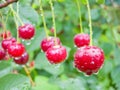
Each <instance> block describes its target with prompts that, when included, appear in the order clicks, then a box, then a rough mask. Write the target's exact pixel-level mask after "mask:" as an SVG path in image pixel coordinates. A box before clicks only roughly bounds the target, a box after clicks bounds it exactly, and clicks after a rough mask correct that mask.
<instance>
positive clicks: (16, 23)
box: [11, 3, 20, 43]
mask: <svg viewBox="0 0 120 90" xmlns="http://www.w3.org/2000/svg"><path fill="white" fill-rule="evenodd" d="M11 8H12V6H11ZM17 11H18V3H17ZM13 17H14V21H15V25H16V29H18V22H17V20H16V17H15V14H14V13H13ZM19 42H20V39H19V32H18V30H17V43H19Z"/></svg>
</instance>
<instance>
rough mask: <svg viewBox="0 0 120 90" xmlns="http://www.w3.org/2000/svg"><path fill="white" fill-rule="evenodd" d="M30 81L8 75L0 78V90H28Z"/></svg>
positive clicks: (16, 75) (20, 76) (25, 78)
mask: <svg viewBox="0 0 120 90" xmlns="http://www.w3.org/2000/svg"><path fill="white" fill-rule="evenodd" d="M29 88H30V81H29V79H28V78H27V77H26V76H23V75H20V74H8V75H6V76H4V77H2V78H0V90H29Z"/></svg>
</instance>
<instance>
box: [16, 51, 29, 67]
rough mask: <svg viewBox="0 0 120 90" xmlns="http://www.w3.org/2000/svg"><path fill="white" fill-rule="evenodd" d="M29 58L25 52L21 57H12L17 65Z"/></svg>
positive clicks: (24, 62)
mask: <svg viewBox="0 0 120 90" xmlns="http://www.w3.org/2000/svg"><path fill="white" fill-rule="evenodd" d="M28 60H29V55H28V53H27V52H25V53H24V54H23V55H22V56H21V57H19V58H14V62H15V63H16V64H19V65H23V64H26V63H27V62H28Z"/></svg>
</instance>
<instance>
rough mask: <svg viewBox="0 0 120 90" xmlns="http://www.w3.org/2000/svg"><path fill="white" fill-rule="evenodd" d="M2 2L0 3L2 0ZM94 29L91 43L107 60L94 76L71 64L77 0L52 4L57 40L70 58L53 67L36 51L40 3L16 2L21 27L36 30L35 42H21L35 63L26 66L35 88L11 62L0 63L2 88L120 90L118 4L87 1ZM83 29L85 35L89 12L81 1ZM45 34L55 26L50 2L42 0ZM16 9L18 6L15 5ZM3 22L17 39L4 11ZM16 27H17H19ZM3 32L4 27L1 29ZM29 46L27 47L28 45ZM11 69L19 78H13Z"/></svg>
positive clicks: (40, 24) (42, 34) (41, 32)
mask: <svg viewBox="0 0 120 90" xmlns="http://www.w3.org/2000/svg"><path fill="white" fill-rule="evenodd" d="M0 2H1V3H2V1H0ZM89 2H90V8H91V17H92V27H93V44H94V45H96V46H98V47H101V48H102V49H103V50H104V53H105V62H104V65H103V67H102V69H100V70H99V73H98V74H96V75H91V76H85V75H84V74H83V73H82V72H79V71H77V70H76V69H75V68H74V66H73V60H74V58H73V56H74V53H75V51H76V49H77V48H76V47H75V46H74V43H73V37H74V35H75V34H77V33H80V30H79V27H80V26H79V14H78V8H77V5H76V0H54V1H53V3H54V10H55V17H56V18H55V19H56V28H57V36H58V37H59V38H60V39H61V42H62V44H63V45H64V46H65V47H66V48H67V51H68V57H67V59H66V61H65V62H63V63H61V64H60V65H51V64H50V63H49V62H48V61H47V59H46V57H45V54H44V53H43V52H42V51H41V49H40V42H41V40H42V39H43V38H45V32H44V27H43V21H42V18H41V11H40V9H39V7H40V5H39V2H38V0H19V16H20V18H21V19H22V21H23V22H24V23H31V24H33V25H34V26H35V27H36V34H35V37H34V39H33V40H31V41H26V42H23V41H22V43H24V44H25V45H26V50H27V51H28V53H29V55H30V60H29V62H28V66H29V63H30V62H31V61H34V62H35V66H34V68H29V69H30V71H31V75H32V78H33V79H34V81H35V83H36V86H34V87H32V86H31V85H30V82H29V78H28V77H27V76H26V74H25V71H24V69H23V68H22V66H19V65H16V64H14V62H13V61H12V59H11V60H9V61H1V62H0V90H120V0H89ZM79 3H80V7H81V17H82V23H83V31H84V32H85V33H88V34H89V26H88V25H89V23H88V22H89V21H88V12H87V7H86V2H85V0H79ZM42 4H43V10H44V13H45V15H44V16H45V20H46V23H47V27H48V33H49V35H51V36H53V33H52V32H51V31H50V29H51V28H52V27H53V23H52V15H51V9H50V4H49V0H42ZM13 6H14V9H15V10H16V3H14V4H13ZM0 12H2V14H3V17H4V19H6V18H7V17H8V20H7V22H6V23H5V24H6V28H7V29H8V30H10V31H11V33H12V35H13V36H14V37H16V31H17V29H16V26H15V23H14V18H13V14H12V13H11V10H10V8H9V6H8V7H6V8H3V9H0ZM19 25H20V24H19ZM0 29H1V31H0V32H2V31H3V29H2V28H0ZM29 42H31V44H30V45H27V43H29ZM13 71H16V72H18V73H19V74H14V73H13Z"/></svg>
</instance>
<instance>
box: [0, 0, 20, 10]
mask: <svg viewBox="0 0 120 90" xmlns="http://www.w3.org/2000/svg"><path fill="white" fill-rule="evenodd" d="M17 1H18V0H6V2H3V3H1V4H0V9H1V8H4V7H7V6H8V5H9V4H11V3H14V2H17Z"/></svg>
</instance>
